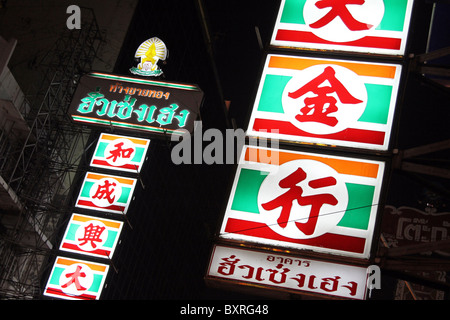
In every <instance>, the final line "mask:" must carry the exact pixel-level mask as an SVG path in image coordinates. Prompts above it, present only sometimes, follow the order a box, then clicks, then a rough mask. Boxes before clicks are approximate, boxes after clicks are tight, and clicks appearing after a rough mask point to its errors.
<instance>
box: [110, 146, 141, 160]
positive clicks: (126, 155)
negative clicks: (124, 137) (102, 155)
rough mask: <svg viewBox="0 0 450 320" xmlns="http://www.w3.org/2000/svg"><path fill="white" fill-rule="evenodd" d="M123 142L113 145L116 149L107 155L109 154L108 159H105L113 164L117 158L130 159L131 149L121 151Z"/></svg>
mask: <svg viewBox="0 0 450 320" xmlns="http://www.w3.org/2000/svg"><path fill="white" fill-rule="evenodd" d="M123 144H124V143H123V142H119V143H118V144H116V145H114V147H116V149H114V150H111V151H110V152H109V153H110V154H111V155H110V156H109V157H107V158H106V159H111V158H112V161H113V162H116V160H117V158H125V159H128V158H130V157H131V154H132V153H133V151H134V150H133V148H128V149H122V147H123Z"/></svg>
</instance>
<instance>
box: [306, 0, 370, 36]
mask: <svg viewBox="0 0 450 320" xmlns="http://www.w3.org/2000/svg"><path fill="white" fill-rule="evenodd" d="M364 2H365V1H364V0H320V1H317V2H316V7H317V8H319V9H323V8H331V9H330V10H329V11H328V13H327V14H325V15H324V16H323V17H322V18H320V19H319V20H317V21H316V22H314V23H312V24H310V27H311V28H316V29H317V28H321V27H323V26H325V25H327V24H328V23H330V22H331V21H333V20H334V19H335V18H336V17H340V18H341V20H342V22H343V23H344V24H345V26H346V27H347V28H348V29H349V30H351V31H360V30H369V29H370V28H372V27H373V26H372V25H370V24H367V23H363V22H360V21H358V20H356V19H355V18H354V17H353V16H352V14H351V13H350V11H349V10H348V8H347V5H362V4H364Z"/></svg>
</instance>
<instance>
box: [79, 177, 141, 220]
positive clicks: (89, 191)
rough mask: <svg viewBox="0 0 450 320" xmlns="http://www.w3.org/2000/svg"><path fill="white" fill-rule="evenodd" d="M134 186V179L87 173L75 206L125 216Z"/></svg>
mask: <svg viewBox="0 0 450 320" xmlns="http://www.w3.org/2000/svg"><path fill="white" fill-rule="evenodd" d="M135 186H136V179H132V178H125V177H120V176H112V175H105V174H99V173H94V172H87V173H86V176H85V178H84V181H83V184H82V186H81V189H80V193H79V195H78V198H77V201H76V203H75V206H76V207H78V208H86V209H91V210H98V211H105V212H112V213H119V214H125V213H127V210H128V207H129V205H130V202H131V200H132V199H133V192H134V187H135Z"/></svg>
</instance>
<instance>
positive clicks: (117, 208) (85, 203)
mask: <svg viewBox="0 0 450 320" xmlns="http://www.w3.org/2000/svg"><path fill="white" fill-rule="evenodd" d="M77 204H78V205H81V206H87V207H92V208H100V209H105V210H114V211H120V212H123V211H124V210H125V207H124V206H116V205H112V206H108V207H99V206H96V205H95V204H93V203H92V202H91V201H87V200H78V202H77Z"/></svg>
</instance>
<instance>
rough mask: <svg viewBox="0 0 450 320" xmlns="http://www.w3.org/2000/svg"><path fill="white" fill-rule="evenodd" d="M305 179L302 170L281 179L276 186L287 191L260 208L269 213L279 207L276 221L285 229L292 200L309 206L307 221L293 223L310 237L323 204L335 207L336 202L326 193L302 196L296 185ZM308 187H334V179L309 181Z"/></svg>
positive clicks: (301, 191)
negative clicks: (279, 211) (279, 210)
mask: <svg viewBox="0 0 450 320" xmlns="http://www.w3.org/2000/svg"><path fill="white" fill-rule="evenodd" d="M306 177H307V175H306V173H305V171H304V170H303V169H302V168H298V169H297V170H296V171H294V172H293V173H291V174H290V175H288V176H287V177H286V178H284V179H282V180H281V181H280V182H279V184H278V185H279V186H280V187H281V188H283V189H289V190H287V191H286V192H285V193H284V194H282V195H280V196H278V197H276V198H275V199H273V200H271V201H269V202H266V203H264V204H262V207H263V208H264V209H265V210H269V211H270V210H273V209H275V208H278V207H281V213H280V216H279V218H278V219H277V223H278V225H279V226H280V227H282V228H285V227H286V226H287V223H288V221H289V217H290V213H291V209H292V204H293V201H294V200H297V203H298V204H299V205H300V206H308V205H310V206H311V210H310V213H309V217H308V219H307V220H306V221H305V222H298V221H295V225H296V226H297V228H298V229H299V230H300V231H302V232H303V233H304V234H305V235H312V234H313V233H314V230H315V228H316V224H317V220H318V217H319V212H320V209H321V208H322V206H323V205H324V204H330V205H336V204H337V203H338V201H337V199H336V198H335V197H334V196H333V195H332V194H328V193H324V194H317V195H310V196H303V195H302V194H303V189H302V188H301V187H300V186H297V183H299V182H301V181H303V180H305V179H306ZM308 185H309V186H310V187H311V188H314V189H317V188H324V187H328V186H333V185H336V179H335V178H333V177H325V178H320V179H315V180H311V181H309V182H308Z"/></svg>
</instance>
